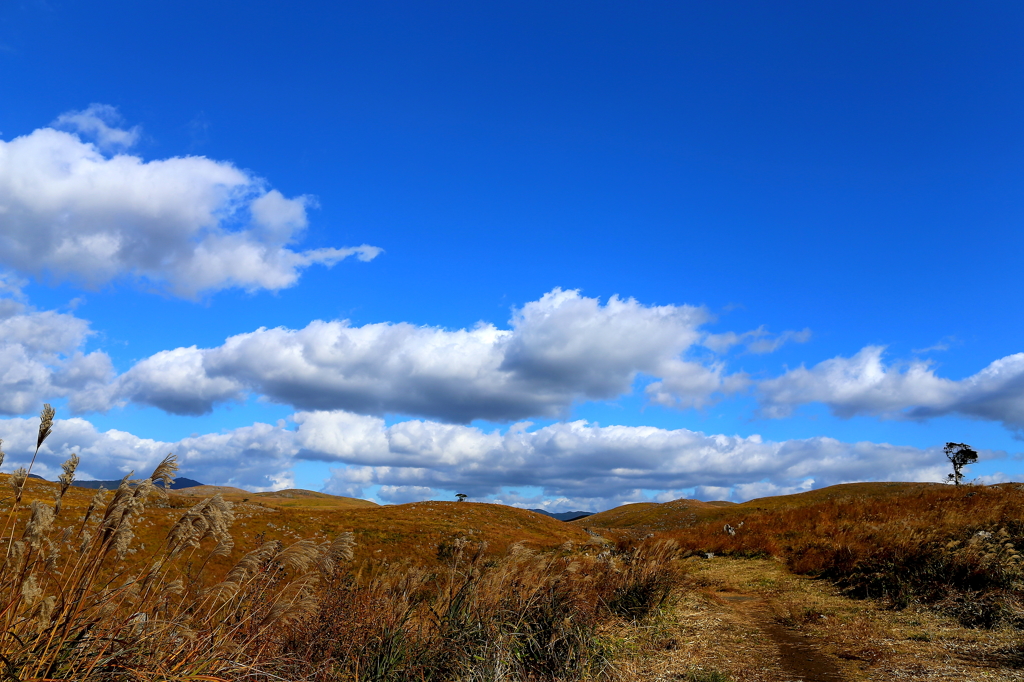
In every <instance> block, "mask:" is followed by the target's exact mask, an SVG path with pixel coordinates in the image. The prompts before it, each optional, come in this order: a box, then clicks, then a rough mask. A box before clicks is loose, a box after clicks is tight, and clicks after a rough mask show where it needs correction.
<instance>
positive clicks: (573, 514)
mask: <svg viewBox="0 0 1024 682" xmlns="http://www.w3.org/2000/svg"><path fill="white" fill-rule="evenodd" d="M526 511H532V512H537V513H538V514H543V515H544V516H550V517H551V518H553V519H558V520H559V521H575V520H576V519H582V518H586V517H588V516H593V515H594V512H585V511H567V512H549V511H548V510H546V509H527V510H526Z"/></svg>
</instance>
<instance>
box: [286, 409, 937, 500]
mask: <svg viewBox="0 0 1024 682" xmlns="http://www.w3.org/2000/svg"><path fill="white" fill-rule="evenodd" d="M293 419H294V420H295V421H296V422H297V423H298V424H299V428H298V429H297V431H296V438H297V442H298V444H299V446H300V448H301V449H300V453H299V455H298V456H299V457H302V458H309V459H324V460H328V461H338V462H342V463H345V464H346V465H348V466H346V467H345V468H342V469H338V470H336V471H335V473H334V475H333V477H332V479H331V480H330V482H329V483H328V486H327V488H328V490H333V491H336V492H339V493H340V492H343V493H345V494H349V495H352V494H357V495H358V494H359V493H360V491H362V490H365V489H366V488H367V487H369V486H372V485H380V486H388V488H387V490H388V495H396V496H400V495H402V494H405V493H403V492H402V491H409V490H411V489H413V488H414V487H417V486H418V487H420V488H423V489H430V490H457V491H459V492H465V493H467V494H470V495H471V496H473V497H474V498H476V499H481V498H484V497H487V496H497V497H498V498H499V499H503V500H506V499H508V498H509V497H510V496H509V494H508V493H507V492H502V490H501V489H502V488H508V487H513V488H514V487H516V486H522V487H539V488H541V489H543V496H542V497H543V498H544V501H545V504H551V503H552V502H553V501H559V502H558V506H561V507H564V508H583V509H586V508H587V505H589V506H591V507H594V508H596V507H598V506H601V505H604V506H608V505H610V504H613V503H622V502H626V501H644V500H648V499H650V498H649V496H648V493H646V492H645V491H672V492H670V493H669V494H670V495H673V496H675V497H678V496H681V495H682V494H683V493H682V492H681V491H684V490H694V489H696V492H697V494H698V495H701V496H702V497H711V498H715V499H719V498H731V499H748V498H750V497H759V496H763V495H769V494H781V493H783V492H793V491H798V490H803V489H807V488H809V487H811V486H813V487H821V486H826V485H832V484H835V483H841V482H847V481H861V480H925V481H928V480H931V481H940V480H942V478H943V477H944V475H945V469H946V467H945V459H944V457H943V455H942V452H941V450H940V449H939V448H937V447H936V448H930V449H924V450H922V449H918V448H912V447H902V446H893V445H888V444H877V443H869V442H863V443H843V442H840V441H837V440H835V439H831V438H810V439H805V440H792V441H785V442H766V441H763V440H762V439H761V438H760V437H759V436H750V437H746V438H744V437H739V436H725V435H706V434H703V433H700V432H696V431H690V430H687V429H674V430H669V429H660V428H656V427H651V426H599V425H596V424H591V423H588V422H586V421H576V422H562V423H557V424H553V425H551V426H546V427H543V428H539V429H535V430H531V426H530V424H529V423H519V424H516V425H514V426H512V427H511V428H509V429H508V430H507V431H506V432H504V433H501V432H500V431H492V432H486V431H483V430H481V429H479V428H475V427H469V426H462V425H455V424H440V423H437V422H428V421H407V422H400V423H398V424H394V425H391V426H386V425H385V423H384V421H383V420H382V419H380V418H377V417H368V416H359V415H353V414H349V413H344V412H322V411H321V412H300V413H298V414H296V415H295V416H294V417H293ZM655 495H656V494H655ZM669 499H672V497H669ZM533 501H536V498H535V499H534V500H533ZM524 506H529V502H527V503H526V504H525V505H524Z"/></svg>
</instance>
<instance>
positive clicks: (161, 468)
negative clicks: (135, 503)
mask: <svg viewBox="0 0 1024 682" xmlns="http://www.w3.org/2000/svg"><path fill="white" fill-rule="evenodd" d="M177 472H178V456H177V455H175V454H174V453H173V452H172V453H170V454H168V455H167V456H166V457H164V458H163V460H161V461H160V463H159V464H157V465H156V469H153V474H152V475H151V476H150V477H149V480H150V481H152V482H153V483H156V482H157V481H162V482H163V487H162V488H163V491H165V492H166V491H167V490H168V489H170V487H171V484H172V483H174V474H176V473H177Z"/></svg>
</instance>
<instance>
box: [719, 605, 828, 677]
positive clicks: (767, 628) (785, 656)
mask: <svg viewBox="0 0 1024 682" xmlns="http://www.w3.org/2000/svg"><path fill="white" fill-rule="evenodd" d="M715 597H716V598H717V599H719V600H720V601H721V602H722V603H724V604H727V605H728V606H730V607H731V608H732V610H733V612H734V613H735V615H736V616H737V617H739V618H741V619H742V620H743V621H745V622H746V623H748V624H749V625H751V626H753V627H755V628H757V629H758V630H760V631H761V632H763V633H764V634H765V635H767V636H768V637H769V638H770V639H771V640H772V642H773V643H774V644H775V646H776V647H777V649H778V655H779V665H780V667H781V668H782V670H781V671H780V672H781V673H782V677H780V678H779V679H780V682H782V681H784V682H798V681H800V682H845V680H846V678H845V676H844V675H843V673H842V672H841V671H840V669H839V666H838V665H836V662H835V661H834V660H833V659H832V657H831V656H829V655H828V654H826V653H824V652H822V651H821V649H820V648H819V647H818V646H816V645H815V644H814V641H813V640H812V639H810V638H809V637H807V636H805V635H803V634H801V633H799V632H797V631H796V630H794V629H793V628H788V627H786V626H785V625H783V624H781V623H779V622H778V621H777V620H776V619H775V616H774V614H773V612H772V610H771V607H770V606H769V605H768V603H767V602H766V601H765V600H763V599H762V598H761V597H758V596H754V595H749V594H741V593H735V592H717V593H715Z"/></svg>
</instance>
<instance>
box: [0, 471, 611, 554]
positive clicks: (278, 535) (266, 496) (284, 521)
mask: <svg viewBox="0 0 1024 682" xmlns="http://www.w3.org/2000/svg"><path fill="white" fill-rule="evenodd" d="M9 478H10V476H8V475H6V474H0V511H2V510H3V509H4V508H9V505H10V500H9V499H7V498H10V493H9V492H8V491H10V487H9V483H8V480H9ZM57 488H58V484H56V483H50V482H46V481H39V480H35V479H30V480H29V481H28V483H27V484H26V487H25V497H24V499H23V502H24V503H25V504H27V503H29V502H30V501H32V500H42V501H44V502H47V503H51V504H52V501H53V494H54V491H55V490H57ZM217 493H220V494H222V495H223V497H224V498H225V499H227V500H229V501H231V502H233V503H234V507H235V508H234V511H235V522H234V525H233V527H232V535H233V537H234V539H235V543H236V545H235V549H234V550H233V551H232V553H231V554H230V555H229V556H227V557H222V558H219V559H216V560H215V563H214V565H216V566H222V567H223V568H225V569H226V568H227V567H228V566H230V565H233V564H234V562H235V561H237V560H238V559H239V558H240V557H241V556H242V554H243V553H244V552H246V551H249V550H251V549H253V548H254V547H256V546H257V545H258V544H260V543H262V542H263V541H266V540H281V541H282V542H284V543H286V544H288V543H291V542H294V541H296V540H299V539H302V538H312V539H318V540H327V539H329V538H333V537H334V536H335V535H336V534H337V533H339V532H343V531H353V532H354V533H355V535H356V542H357V545H356V560H357V561H360V560H370V559H383V560H385V561H389V562H393V561H400V560H405V559H409V560H414V561H419V560H427V561H429V560H431V559H432V558H433V557H434V556H435V555H436V551H437V546H438V544H439V543H441V542H450V541H451V540H453V539H455V538H457V537H466V538H468V539H470V540H473V541H485V542H487V543H488V547H489V550H490V551H491V552H495V553H497V552H503V551H504V550H505V549H506V548H507V547H508V546H509V545H511V544H513V543H516V542H520V543H523V544H526V545H528V546H531V547H535V548H548V547H557V546H558V545H561V544H563V543H565V542H575V543H587V542H589V541H590V540H591V538H590V536H589V535H588V534H587V533H586V532H585V531H584V530H583V529H582V528H580V527H578V526H573V525H570V524H567V523H564V522H562V521H558V520H555V519H552V518H549V517H547V516H544V515H543V514H537V513H535V512H531V511H526V510H524V509H517V508H514V507H506V506H503V505H495V504H481V503H474V502H416V503H412V504H402V505H388V506H378V505H376V504H374V503H372V502H368V501H366V500H357V499H353V498H348V497H337V496H334V495H326V494H323V493H315V492H310V491H307V490H285V491H277V492H274V493H250V492H247V491H244V490H241V489H239V488H225V487H215V486H201V487H197V488H186V489H183V490H175V491H171V492H170V494H169V495H168V497H167V499H166V500H162V499H160V498H158V497H157V496H156V495H154V496H153V497H152V498H151V504H150V505H149V507H148V508H147V510H146V512H145V514H144V516H143V519H142V521H141V522H140V523H138V524H137V525H136V528H135V532H136V535H137V536H138V537H139V539H140V540H141V541H142V542H143V543H144V544H145V545H146V546H147V547H149V548H151V549H152V548H155V547H156V546H158V545H159V544H160V543H162V542H163V539H164V537H165V536H166V533H167V530H168V529H169V528H170V527H171V525H172V524H173V523H174V522H175V521H176V520H177V519H178V518H180V516H181V514H182V513H183V512H184V511H185V510H186V509H187V508H188V507H191V506H192V505H194V504H196V503H197V502H199V501H200V500H202V499H204V498H206V497H209V496H211V495H213V494H217ZM95 494H96V491H95V490H90V489H86V488H76V487H72V488H71V489H70V490H69V491H68V493H67V495H66V496H65V498H64V511H63V512H62V513H61V516H60V519H58V523H57V525H58V526H62V525H64V524H68V523H80V522H81V518H82V514H83V512H84V511H85V508H86V506H87V505H88V504H89V501H90V500H91V499H92V497H93V496H94V495H95ZM105 495H106V498H105V499H106V500H109V499H110V496H111V493H109V492H108V493H106V494H105ZM99 513H102V509H101V510H100V512H99ZM23 516H24V514H23Z"/></svg>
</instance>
